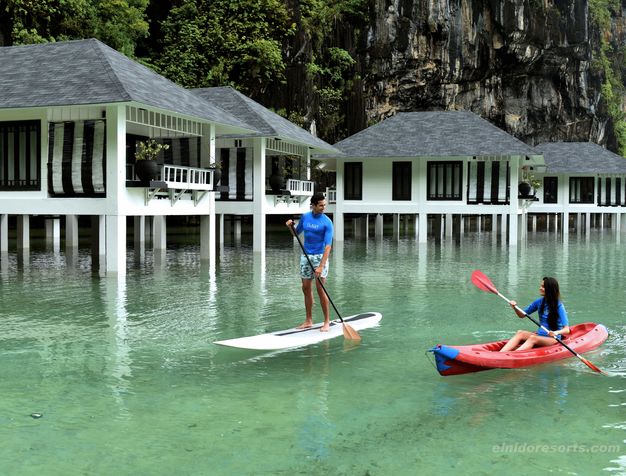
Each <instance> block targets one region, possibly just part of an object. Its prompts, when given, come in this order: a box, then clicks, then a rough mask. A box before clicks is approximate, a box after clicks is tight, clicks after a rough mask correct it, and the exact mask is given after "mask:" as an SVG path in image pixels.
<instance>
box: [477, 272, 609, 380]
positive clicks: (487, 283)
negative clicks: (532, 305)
mask: <svg viewBox="0 0 626 476" xmlns="http://www.w3.org/2000/svg"><path fill="white" fill-rule="evenodd" d="M472 283H474V286H476V287H477V288H478V289H482V290H483V291H487V292H489V293H493V294H496V295H498V296H500V297H501V298H502V299H504V300H505V301H506V302H508V303H509V305H510V304H511V301H510V300H508V299H507V298H506V297H504V296H503V295H502V294H500V292H499V291H498V290H497V289H496V287H495V286H494V285H493V283H492V282H491V280H490V279H489V278H488V277H487V276H485V275H484V274H483V273H482V272H481V271H479V270H476V271H474V272H473V273H472ZM515 310H516V311H518V312H520V313H522V314H524V317H527V318H528V319H530V320H531V321H533V322H534V323H535V325H536V326H537V327H540V328H541V329H543V330H544V331H546V332H547V333H549V332H550V331H548V329H546V328H545V327H543V326H542V325H541V324H540V323H538V322H537V321H536V320H535V319H533V318H532V317H531V316H529V315H528V314H526V313H525V312H524V310H523V309H520V308H519V307H518V306H515ZM554 340H555V341H557V342H558V343H559V344H561V345H562V346H563V347H565V348H566V349H567V350H569V351H570V352H571V353H572V354H574V355H575V356H576V357H578V358H579V359H580V361H581V362H582V363H583V364H585V365H586V366H587V367H589V368H590V369H591V370H593V371H594V372H598V373H599V374H603V375H606V373H604V372H603V371H602V370H600V369H599V368H598V367H596V366H595V365H594V364H592V363H591V362H589V361H588V360H587V359H585V358H584V357H583V356H582V355H580V354H579V353H578V352H576V351H575V350H573V349H571V348H570V347H569V346H568V345H567V344H566V343H565V342H563V341H562V340H561V339H558V338H556V337H554Z"/></svg>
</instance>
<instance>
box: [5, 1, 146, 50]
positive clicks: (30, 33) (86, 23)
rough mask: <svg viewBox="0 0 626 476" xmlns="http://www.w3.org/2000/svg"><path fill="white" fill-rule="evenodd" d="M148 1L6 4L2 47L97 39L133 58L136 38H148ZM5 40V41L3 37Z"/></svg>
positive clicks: (12, 2)
mask: <svg viewBox="0 0 626 476" xmlns="http://www.w3.org/2000/svg"><path fill="white" fill-rule="evenodd" d="M147 5H148V0H7V1H4V2H1V1H0V9H2V10H4V11H3V13H4V16H3V23H4V25H3V31H7V32H8V35H4V36H5V37H4V38H3V43H4V44H6V45H19V44H31V43H47V42H52V41H62V40H70V39H82V38H98V39H99V40H101V41H103V42H104V43H106V44H107V45H109V46H111V47H112V48H115V49H117V50H119V51H121V52H122V53H124V54H126V55H129V56H133V54H134V50H135V44H136V42H137V40H138V39H139V38H142V37H145V36H146V35H147V34H148V23H147V22H146V20H145V18H144V15H145V10H146V7H147ZM7 36H8V37H7Z"/></svg>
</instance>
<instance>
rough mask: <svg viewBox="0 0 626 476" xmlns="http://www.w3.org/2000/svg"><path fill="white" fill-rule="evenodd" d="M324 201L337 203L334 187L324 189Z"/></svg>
mask: <svg viewBox="0 0 626 476" xmlns="http://www.w3.org/2000/svg"><path fill="white" fill-rule="evenodd" d="M326 201H327V202H328V203H337V190H336V189H334V188H327V189H326Z"/></svg>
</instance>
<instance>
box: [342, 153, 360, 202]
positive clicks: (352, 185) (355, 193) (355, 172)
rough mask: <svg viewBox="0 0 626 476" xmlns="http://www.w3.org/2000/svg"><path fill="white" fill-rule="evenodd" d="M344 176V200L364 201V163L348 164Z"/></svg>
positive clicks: (345, 166) (345, 165)
mask: <svg viewBox="0 0 626 476" xmlns="http://www.w3.org/2000/svg"><path fill="white" fill-rule="evenodd" d="M343 174H344V183H343V188H344V190H343V198H344V200H363V162H346V163H345V164H344V169H343Z"/></svg>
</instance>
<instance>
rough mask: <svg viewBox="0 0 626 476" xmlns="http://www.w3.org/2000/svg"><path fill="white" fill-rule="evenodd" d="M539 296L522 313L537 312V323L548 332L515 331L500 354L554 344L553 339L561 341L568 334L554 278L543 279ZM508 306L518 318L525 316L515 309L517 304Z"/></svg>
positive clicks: (559, 294) (513, 303) (557, 285)
mask: <svg viewBox="0 0 626 476" xmlns="http://www.w3.org/2000/svg"><path fill="white" fill-rule="evenodd" d="M539 294H541V297H540V298H539V299H536V300H535V301H533V302H532V303H530V305H528V307H526V309H524V312H525V313H526V314H532V313H533V312H535V311H539V323H540V324H541V325H542V326H543V327H545V328H546V329H549V331H550V332H548V333H546V331H545V330H544V329H542V328H539V329H538V330H537V332H529V331H517V333H516V334H515V335H514V336H513V337H512V338H511V339H509V341H508V342H507V343H506V344H505V345H504V347H502V349H500V352H508V351H511V350H526V349H532V348H533V347H545V346H547V345H552V344H554V343H555V342H554V339H555V338H556V339H562V336H564V335H567V334H569V322H568V321H567V312H566V311H565V307H564V306H563V303H562V302H561V293H560V292H559V282H558V281H557V280H556V279H554V278H543V280H542V281H541V284H540V285H539ZM510 304H511V307H512V308H513V309H514V310H515V314H517V316H518V317H522V318H523V317H524V316H525V314H524V313H523V312H520V311H518V310H517V309H515V307H516V306H517V302H515V301H511V302H510ZM522 342H523V344H522ZM520 344H522V345H520ZM518 346H519V347H518Z"/></svg>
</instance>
